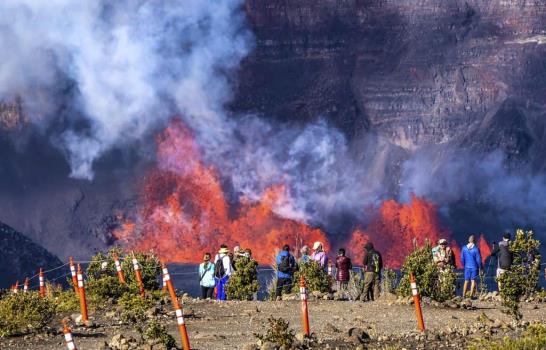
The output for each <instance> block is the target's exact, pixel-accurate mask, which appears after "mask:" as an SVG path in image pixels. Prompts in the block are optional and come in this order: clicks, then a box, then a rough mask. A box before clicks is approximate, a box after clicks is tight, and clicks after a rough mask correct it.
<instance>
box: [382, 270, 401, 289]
mask: <svg viewBox="0 0 546 350" xmlns="http://www.w3.org/2000/svg"><path fill="white" fill-rule="evenodd" d="M397 286H398V275H397V274H396V271H394V270H392V269H387V268H385V269H383V271H381V283H380V287H381V294H383V293H394V292H395V291H396V287H397Z"/></svg>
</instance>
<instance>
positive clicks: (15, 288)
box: [13, 281, 19, 294]
mask: <svg viewBox="0 0 546 350" xmlns="http://www.w3.org/2000/svg"><path fill="white" fill-rule="evenodd" d="M17 292H19V281H17V282H15V285H14V286H13V293H15V294H17Z"/></svg>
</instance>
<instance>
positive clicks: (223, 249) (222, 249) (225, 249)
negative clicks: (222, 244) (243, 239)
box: [218, 248, 229, 254]
mask: <svg viewBox="0 0 546 350" xmlns="http://www.w3.org/2000/svg"><path fill="white" fill-rule="evenodd" d="M218 253H220V254H228V253H229V249H227V248H220V250H219V251H218Z"/></svg>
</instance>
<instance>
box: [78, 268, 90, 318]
mask: <svg viewBox="0 0 546 350" xmlns="http://www.w3.org/2000/svg"><path fill="white" fill-rule="evenodd" d="M78 292H79V294H80V309H81V312H82V322H83V323H86V322H87V321H88V318H87V300H86V299H85V286H84V284H83V274H82V268H81V266H80V264H78Z"/></svg>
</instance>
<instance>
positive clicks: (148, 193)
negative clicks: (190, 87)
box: [114, 121, 329, 263]
mask: <svg viewBox="0 0 546 350" xmlns="http://www.w3.org/2000/svg"><path fill="white" fill-rule="evenodd" d="M157 143H158V148H157V159H158V168H157V169H155V170H154V171H152V173H151V174H150V175H149V176H148V177H147V178H146V180H145V186H144V189H143V193H142V194H141V206H140V209H139V212H138V215H137V217H138V219H137V221H136V222H135V223H126V224H125V225H123V226H122V227H121V228H119V229H118V230H116V231H115V232H114V236H115V237H116V238H118V239H120V240H122V241H124V242H125V243H126V245H127V247H128V248H130V249H134V250H153V251H155V252H156V253H157V254H158V255H159V256H160V257H161V258H162V259H164V260H165V261H170V262H199V261H201V260H202V257H203V254H204V253H205V252H211V253H214V252H216V251H217V250H218V248H219V246H220V244H223V243H225V244H227V245H228V246H229V247H230V248H232V247H233V246H235V245H239V246H241V247H242V248H250V249H251V250H252V255H253V257H254V258H255V259H256V260H257V261H259V262H260V263H270V262H271V261H272V260H273V258H274V253H275V250H278V249H280V248H281V247H282V245H284V244H290V245H291V246H292V247H295V248H297V247H301V246H302V245H303V244H308V245H309V244H312V242H314V241H321V242H323V243H324V245H325V246H326V247H327V248H328V247H329V243H328V240H327V238H326V235H325V234H324V232H322V231H321V230H320V229H317V228H312V227H310V226H308V225H306V224H304V223H301V222H297V221H295V220H290V219H286V218H283V217H281V216H279V215H277V214H276V213H275V211H274V209H275V206H276V205H281V204H285V203H286V202H287V201H289V200H290V199H289V197H288V195H287V193H286V190H285V187H284V186H282V185H278V186H273V187H271V188H269V189H268V190H267V191H265V193H263V195H262V198H261V199H260V200H258V201H255V202H252V201H250V200H248V199H246V198H242V199H241V201H240V204H239V205H238V206H237V208H236V209H234V208H232V207H230V206H229V204H228V203H227V201H226V199H225V197H224V193H223V190H222V187H221V184H220V181H219V176H218V174H217V173H216V171H215V170H214V169H213V168H211V167H207V166H205V165H204V164H203V162H202V161H201V160H200V159H201V157H200V154H199V151H198V149H197V147H196V146H195V142H194V139H193V137H192V135H191V133H190V131H189V130H188V129H187V128H186V127H185V126H184V125H183V124H182V123H181V122H180V121H175V122H173V123H171V125H170V126H169V127H168V128H167V129H166V130H165V131H164V132H163V133H162V134H161V135H160V136H159V137H158V139H157Z"/></svg>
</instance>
